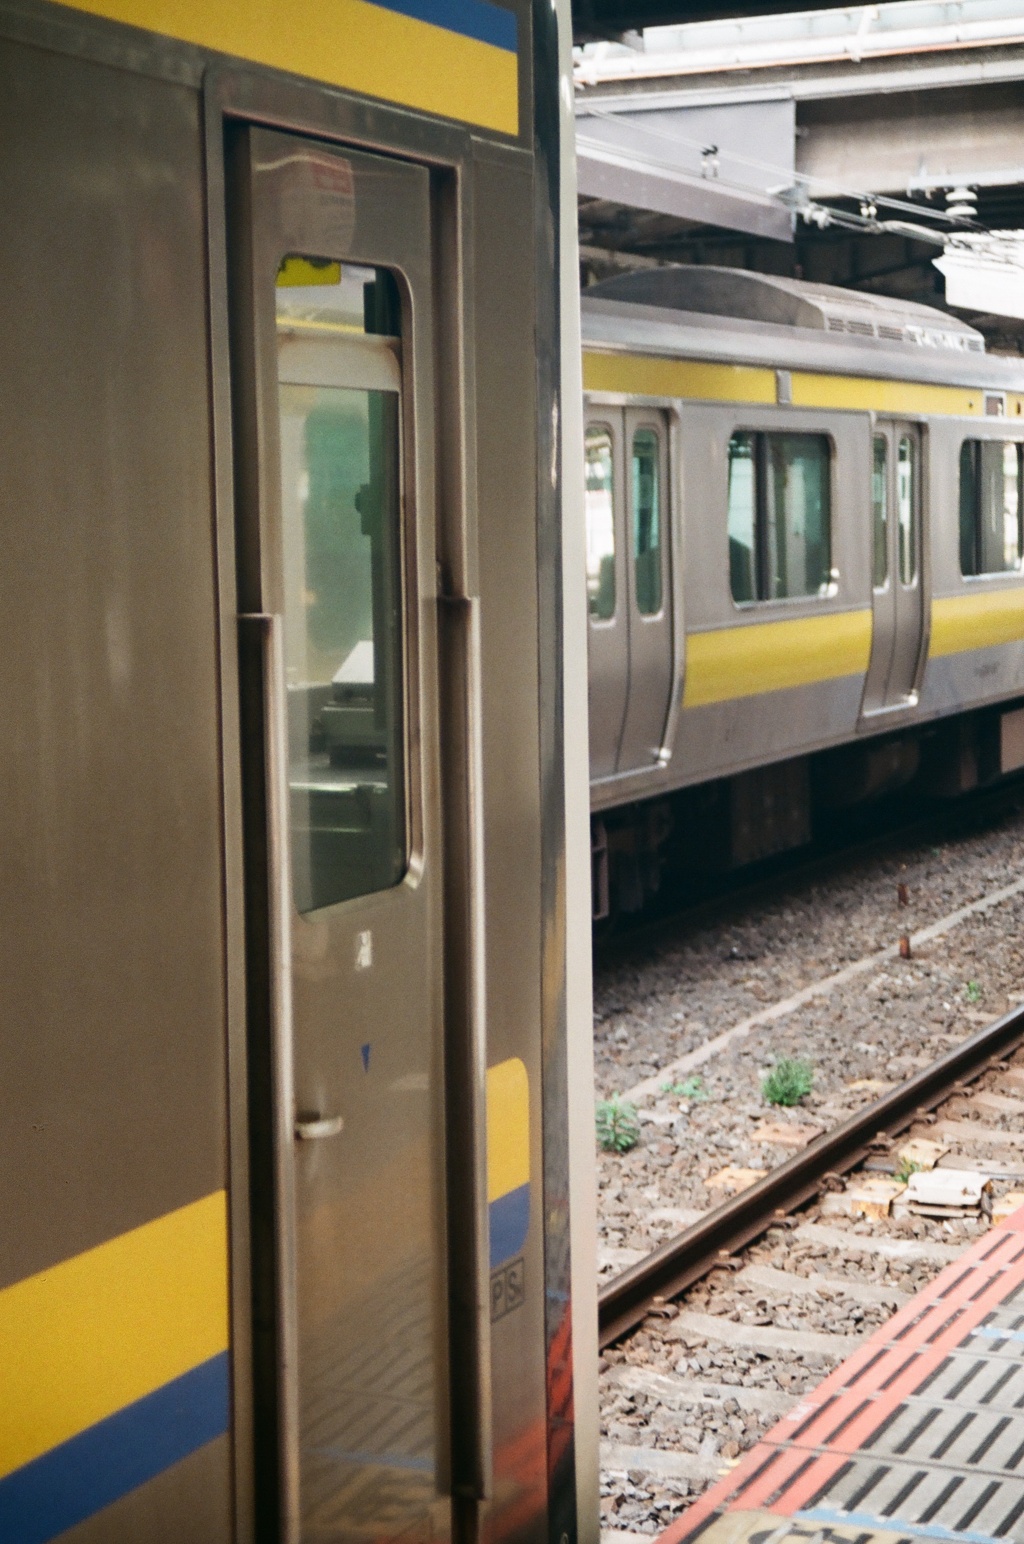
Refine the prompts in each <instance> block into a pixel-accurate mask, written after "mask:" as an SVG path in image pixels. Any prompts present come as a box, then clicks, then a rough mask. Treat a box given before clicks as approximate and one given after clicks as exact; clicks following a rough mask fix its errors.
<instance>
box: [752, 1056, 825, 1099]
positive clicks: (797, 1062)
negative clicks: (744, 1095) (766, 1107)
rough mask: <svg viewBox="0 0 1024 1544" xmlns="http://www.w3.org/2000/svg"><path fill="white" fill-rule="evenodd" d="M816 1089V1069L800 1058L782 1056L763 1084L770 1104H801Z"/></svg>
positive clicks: (763, 1091)
mask: <svg viewBox="0 0 1024 1544" xmlns="http://www.w3.org/2000/svg"><path fill="white" fill-rule="evenodd" d="M813 1087H814V1068H813V1067H812V1066H811V1064H810V1062H809V1061H803V1060H801V1059H800V1058H799V1057H792V1056H780V1057H779V1059H778V1061H777V1062H776V1063H775V1066H774V1067H773V1068H772V1069H771V1071H770V1072H769V1073H768V1075H767V1077H766V1078H765V1079H764V1082H763V1083H762V1084H761V1094H762V1097H763V1098H764V1099H765V1101H766V1103H768V1104H785V1105H792V1104H799V1103H800V1101H801V1099H806V1097H807V1095H808V1094H809V1093H810V1091H811V1089H812V1088H813Z"/></svg>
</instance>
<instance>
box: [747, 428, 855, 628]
mask: <svg viewBox="0 0 1024 1544" xmlns="http://www.w3.org/2000/svg"><path fill="white" fill-rule="evenodd" d="M728 527H729V579H730V585H731V588H732V595H733V599H734V600H736V601H740V602H742V601H750V600H783V599H787V598H791V597H796V596H801V595H822V596H824V595H828V594H831V593H832V540H831V538H832V457H831V449H830V445H829V441H828V438H827V436H825V435H823V434H758V433H751V432H747V431H743V432H740V433H737V434H734V435H733V436H732V439H731V440H730V442H729V510H728Z"/></svg>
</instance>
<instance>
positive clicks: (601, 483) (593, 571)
mask: <svg viewBox="0 0 1024 1544" xmlns="http://www.w3.org/2000/svg"><path fill="white" fill-rule="evenodd" d="M585 456H586V478H585V494H584V498H585V501H586V517H587V520H586V523H587V595H588V597H589V601H590V615H591V616H592V617H593V619H594V620H595V621H596V622H609V621H611V619H612V617H613V616H614V615H615V505H614V492H613V490H614V484H615V478H614V470H615V469H614V459H613V450H612V432H611V430H610V429H609V428H608V427H607V425H606V424H588V425H587V434H586V451H585Z"/></svg>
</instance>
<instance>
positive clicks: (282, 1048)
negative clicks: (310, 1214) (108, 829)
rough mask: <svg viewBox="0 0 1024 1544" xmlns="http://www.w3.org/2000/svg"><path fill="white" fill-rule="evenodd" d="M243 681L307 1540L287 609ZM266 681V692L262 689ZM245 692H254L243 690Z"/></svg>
mask: <svg viewBox="0 0 1024 1544" xmlns="http://www.w3.org/2000/svg"><path fill="white" fill-rule="evenodd" d="M238 621H239V642H240V645H241V663H242V668H243V672H244V673H243V683H246V682H247V683H248V685H247V690H248V692H249V693H251V694H252V696H253V697H254V698H256V699H257V700H256V701H253V702H252V704H251V706H252V708H253V709H255V712H256V714H257V715H258V725H254V736H261V737H262V740H263V767H262V788H261V789H260V793H259V796H258V797H260V798H261V800H262V810H261V816H262V821H263V827H264V829H263V832H262V840H263V842H264V843H265V852H264V855H263V856H264V861H265V864H266V876H265V881H264V883H265V893H264V895H263V899H262V904H263V906H264V908H265V914H264V917H263V919H262V921H263V925H264V926H265V929H266V940H265V949H266V956H265V961H264V968H265V970H266V980H265V983H264V990H265V991H266V993H267V1009H268V1029H269V1046H268V1048H267V1049H268V1058H267V1065H266V1069H265V1071H266V1074H267V1077H268V1083H269V1096H270V1110H269V1112H268V1115H269V1122H268V1124H269V1130H268V1137H269V1141H270V1147H271V1153H270V1163H269V1170H270V1179H271V1184H272V1192H273V1193H272V1198H271V1197H270V1196H268V1197H267V1198H266V1199H267V1200H268V1201H269V1200H271V1199H272V1202H273V1219H274V1228H273V1246H272V1247H273V1251H274V1259H273V1274H274V1296H275V1313H274V1318H275V1324H274V1343H275V1344H274V1361H275V1368H274V1376H275V1389H274V1394H273V1397H274V1398H275V1399H276V1402H277V1409H278V1421H277V1439H276V1440H277V1450H278V1465H279V1472H280V1481H279V1497H278V1506H279V1509H280V1510H279V1528H278V1535H277V1536H278V1538H279V1539H280V1544H298V1538H299V1533H300V1519H299V1373H298V1350H299V1348H298V1266H297V1245H296V1229H295V1172H294V1167H295V1150H294V1124H295V1123H294V1114H293V1112H294V1110H295V1090H294V1073H293V1068H294V1055H293V1044H292V1038H293V1027H292V996H291V975H292V967H291V881H290V873H291V863H290V858H289V832H288V822H289V808H288V729H287V719H286V712H287V709H286V692H287V687H286V681H285V665H284V622H283V619H282V617H281V616H280V615H279V614H278V613H276V612H275V613H271V612H264V611H258V612H249V613H242V614H241V615H240V616H239V618H238ZM257 683H258V693H257V692H255V691H254V690H253V688H254V687H256V686H257ZM244 689H246V688H245V686H244Z"/></svg>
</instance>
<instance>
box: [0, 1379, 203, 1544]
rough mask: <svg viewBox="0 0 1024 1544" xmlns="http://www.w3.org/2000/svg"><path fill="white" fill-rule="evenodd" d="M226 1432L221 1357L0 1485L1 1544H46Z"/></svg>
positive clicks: (46, 1454) (38, 1460) (78, 1437)
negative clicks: (2, 1543)
mask: <svg viewBox="0 0 1024 1544" xmlns="http://www.w3.org/2000/svg"><path fill="white" fill-rule="evenodd" d="M227 1428H228V1354H227V1352H226V1351H222V1352H221V1353H220V1355H219V1356H212V1357H211V1358H210V1360H209V1361H208V1362H201V1363H200V1365H199V1366H198V1367H194V1368H193V1369H192V1371H191V1372H187V1373H185V1374H184V1376H183V1377H180V1378H175V1379H173V1381H172V1382H170V1383H165V1384H164V1386H163V1388H159V1389H157V1390H156V1391H155V1392H154V1393H152V1394H147V1395H146V1397H145V1398H144V1399H138V1400H136V1401H135V1403H134V1404H130V1405H126V1406H125V1408H124V1409H123V1410H118V1411H117V1413H116V1414H115V1415H110V1416H108V1417H107V1418H106V1420H104V1421H98V1422H97V1423H96V1425H95V1426H90V1427H88V1428H87V1429H86V1430H85V1431H83V1432H80V1433H79V1435H78V1436H77V1437H71V1438H70V1439H69V1440H68V1441H67V1442H62V1443H61V1444H60V1446H59V1447H55V1448H51V1449H50V1451H49V1452H48V1453H43V1454H42V1455H41V1456H40V1457H39V1458H36V1459H33V1461H32V1462H31V1463H30V1464H24V1465H23V1466H22V1467H21V1468H20V1469H15V1470H14V1472H13V1474H9V1475H7V1477H6V1479H3V1480H0V1539H2V1540H3V1541H4V1544H46V1541H47V1540H48V1539H52V1538H55V1537H56V1535H57V1534H58V1533H63V1532H64V1530H65V1529H66V1528H70V1527H72V1526H73V1525H74V1524H75V1523H80V1522H82V1521H84V1519H85V1518H87V1517H91V1516H92V1515H93V1513H94V1512H98V1511H100V1509H101V1508H102V1507H105V1506H109V1505H110V1503H111V1502H112V1501H116V1500H117V1499H118V1498H119V1497H120V1496H124V1495H126V1494H127V1492H128V1491H130V1490H134V1489H135V1487H136V1486H137V1485H142V1484H144V1483H145V1482H146V1480H151V1479H153V1478H154V1477H155V1476H156V1475H158V1474H160V1473H161V1471H162V1470H164V1469H169V1468H170V1466H171V1464H175V1463H177V1462H178V1460H179V1459H180V1458H186V1457H187V1456H188V1454H189V1453H194V1452H195V1450H196V1449H197V1448H200V1447H202V1446H203V1444H204V1443H206V1442H211V1441H212V1440H213V1438H214V1437H219V1436H220V1435H221V1433H222V1432H225V1431H227Z"/></svg>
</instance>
